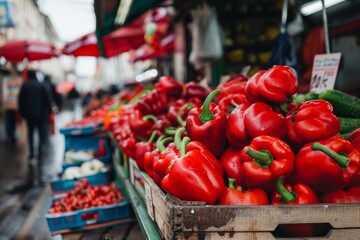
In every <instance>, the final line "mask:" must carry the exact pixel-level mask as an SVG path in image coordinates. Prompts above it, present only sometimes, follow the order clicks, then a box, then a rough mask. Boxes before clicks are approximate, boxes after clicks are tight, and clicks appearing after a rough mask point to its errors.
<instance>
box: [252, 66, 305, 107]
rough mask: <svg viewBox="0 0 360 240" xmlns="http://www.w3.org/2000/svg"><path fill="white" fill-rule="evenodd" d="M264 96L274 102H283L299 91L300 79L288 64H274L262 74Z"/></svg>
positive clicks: (261, 91) (262, 93)
mask: <svg viewBox="0 0 360 240" xmlns="http://www.w3.org/2000/svg"><path fill="white" fill-rule="evenodd" d="M258 91H259V93H260V95H261V96H262V97H264V98H265V99H267V100H268V101H269V102H273V103H283V102H285V101H286V99H287V98H288V97H290V96H292V95H294V94H295V93H297V91H298V81H297V78H296V76H295V73H294V72H293V70H292V69H291V68H290V67H288V66H274V67H272V68H270V69H268V70H267V71H266V73H264V75H262V77H261V80H260V86H259V90H258Z"/></svg>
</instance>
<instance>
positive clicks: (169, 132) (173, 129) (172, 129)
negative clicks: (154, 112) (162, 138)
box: [164, 127, 177, 135]
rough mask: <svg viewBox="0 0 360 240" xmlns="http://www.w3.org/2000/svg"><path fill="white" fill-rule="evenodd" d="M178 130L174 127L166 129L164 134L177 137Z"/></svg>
mask: <svg viewBox="0 0 360 240" xmlns="http://www.w3.org/2000/svg"><path fill="white" fill-rule="evenodd" d="M176 130H177V129H176V128H174V127H166V128H165V129H164V133H165V134H166V135H175V133H176Z"/></svg>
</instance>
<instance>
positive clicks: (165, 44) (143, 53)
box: [129, 34, 175, 63]
mask: <svg viewBox="0 0 360 240" xmlns="http://www.w3.org/2000/svg"><path fill="white" fill-rule="evenodd" d="M174 51H175V35H174V34H168V35H167V36H166V37H164V38H163V39H162V40H161V42H160V46H159V48H157V49H156V48H153V47H151V46H149V45H148V44H144V45H142V46H141V47H140V48H138V49H137V50H136V51H135V52H134V53H133V55H132V56H131V57H130V59H129V61H130V62H132V63H133V62H137V61H144V60H148V59H154V58H158V57H161V56H165V55H167V54H170V53H173V52H174Z"/></svg>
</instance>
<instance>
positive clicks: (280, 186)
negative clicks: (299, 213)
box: [276, 176, 297, 203]
mask: <svg viewBox="0 0 360 240" xmlns="http://www.w3.org/2000/svg"><path fill="white" fill-rule="evenodd" d="M283 179H284V177H283V176H281V177H279V178H278V179H277V180H276V189H277V191H278V192H279V193H280V195H281V198H282V200H283V201H284V202H285V203H288V202H293V201H295V200H296V198H297V195H296V193H295V192H292V191H288V190H287V189H286V188H285V186H284V183H283Z"/></svg>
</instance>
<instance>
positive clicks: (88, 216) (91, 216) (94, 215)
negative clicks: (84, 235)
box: [81, 212, 100, 221]
mask: <svg viewBox="0 0 360 240" xmlns="http://www.w3.org/2000/svg"><path fill="white" fill-rule="evenodd" d="M99 217H100V215H99V213H98V212H88V213H83V214H81V219H82V220H85V221H88V220H96V219H99Z"/></svg>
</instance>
